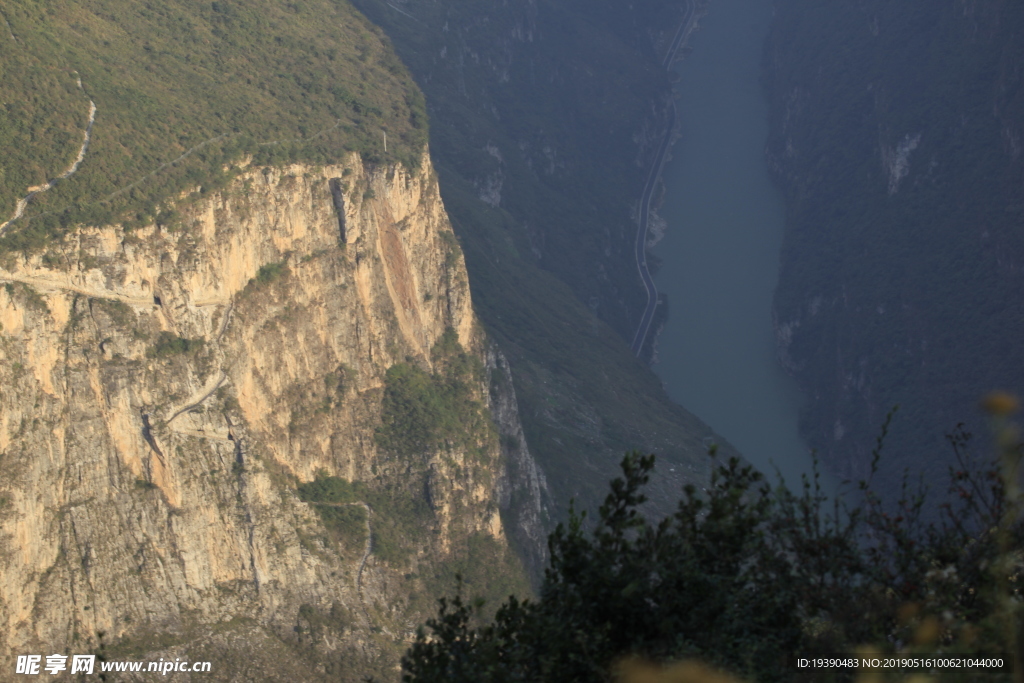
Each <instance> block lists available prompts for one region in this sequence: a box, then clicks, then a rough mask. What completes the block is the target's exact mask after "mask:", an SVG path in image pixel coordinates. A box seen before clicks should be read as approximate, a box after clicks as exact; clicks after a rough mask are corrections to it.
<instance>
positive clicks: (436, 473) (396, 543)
mask: <svg viewBox="0 0 1024 683" xmlns="http://www.w3.org/2000/svg"><path fill="white" fill-rule="evenodd" d="M166 209H167V210H166V211H164V212H162V213H161V216H162V218H161V219H160V222H159V223H158V224H155V225H149V226H146V227H142V228H136V229H135V230H130V231H126V230H124V229H122V228H121V227H118V226H114V227H102V228H92V227H83V228H79V229H77V230H75V231H73V232H72V233H71V234H69V235H68V236H67V237H66V238H65V239H64V240H63V241H62V242H60V243H58V244H54V245H52V246H51V247H50V248H49V249H48V250H46V251H45V252H44V253H38V254H35V255H32V256H29V257H25V256H19V257H14V256H8V257H7V258H6V261H5V262H4V263H3V264H2V269H0V283H3V285H4V286H3V287H0V323H2V326H3V327H2V331H0V386H2V387H3V389H2V393H0V474H2V477H0V574H2V576H3V581H2V582H0V669H2V670H3V671H13V656H14V655H16V654H25V653H31V652H38V653H42V652H43V651H44V650H45V653H47V654H49V653H51V652H65V653H69V654H70V653H86V652H93V651H99V652H101V653H104V654H105V655H106V656H107V657H109V658H112V659H116V658H118V657H129V656H135V657H138V658H145V657H154V658H155V657H157V656H163V657H181V656H187V657H190V658H191V659H193V660H195V659H204V658H206V659H212V660H213V661H214V671H213V674H212V678H211V675H210V674H203V680H229V679H238V680H242V679H245V680H248V679H247V678H245V677H246V676H249V677H255V678H256V679H259V680H319V678H320V677H327V678H330V679H331V680H338V679H339V677H341V679H343V680H355V679H359V677H360V676H361V675H362V674H364V673H373V674H375V675H383V676H385V677H394V676H395V675H396V674H395V668H394V667H395V665H396V663H397V655H398V654H399V653H400V652H401V650H402V648H403V647H404V643H405V642H406V641H407V639H408V638H409V637H410V635H411V632H412V629H413V628H414V625H415V624H416V623H418V622H420V621H421V620H422V618H423V617H424V616H426V615H427V614H429V613H431V612H432V611H433V607H434V606H433V600H434V597H436V596H437V595H438V594H440V593H441V592H443V591H449V590H450V589H451V575H452V574H453V573H454V572H455V571H458V570H460V569H463V568H464V569H465V573H466V575H467V578H468V579H469V581H470V584H469V586H468V589H469V590H471V591H473V592H485V591H486V590H493V591H495V592H500V591H502V590H512V589H515V588H517V587H521V586H522V585H523V576H524V573H523V570H522V568H521V565H520V563H519V560H518V559H517V556H516V555H515V554H513V553H512V552H511V551H510V544H509V541H510V539H512V540H514V541H515V543H516V545H517V546H519V547H520V548H523V549H526V550H527V551H528V555H530V556H531V557H532V558H533V560H534V561H536V560H537V559H538V558H540V556H541V555H540V552H541V551H540V550H538V547H539V541H540V540H541V538H542V532H541V527H540V525H541V522H542V520H543V518H544V516H545V514H546V512H545V510H544V508H543V501H542V497H543V495H544V487H545V484H544V481H543V477H542V475H541V474H540V472H539V471H538V470H537V468H536V466H535V465H534V463H533V461H532V458H531V457H530V454H529V452H527V451H526V448H525V442H524V440H523V437H522V431H521V428H520V426H519V421H518V414H517V408H516V401H515V396H514V394H513V393H512V383H511V381H510V376H509V372H508V366H507V363H506V362H505V361H504V359H503V357H502V356H501V355H500V353H499V352H498V351H497V350H496V349H494V348H493V347H491V346H490V345H489V342H488V341H487V339H486V337H485V336H484V334H483V332H482V330H481V328H480V326H479V324H478V323H477V321H476V319H475V318H474V316H473V312H472V307H471V301H470V294H469V287H468V283H467V276H466V272H465V268H464V265H463V259H462V255H461V252H460V250H459V248H458V243H457V242H456V240H455V239H454V237H453V235H452V232H451V228H450V226H449V224H448V220H447V217H446V215H445V212H444V208H443V206H442V203H441V200H440V197H439V195H438V191H437V184H436V180H435V177H434V175H433V171H432V169H431V166H430V163H429V160H428V159H426V158H424V160H423V163H422V164H421V167H420V170H418V171H416V172H409V171H407V170H405V169H404V168H403V167H401V166H388V167H366V166H364V165H363V164H362V163H361V162H360V160H359V158H358V156H357V155H355V154H353V155H352V156H351V157H350V158H349V159H347V161H346V162H345V163H343V164H341V165H337V166H323V167H312V166H298V165H294V166H290V167H284V168H257V167H254V166H249V167H245V168H243V169H241V170H240V172H239V174H238V175H237V177H236V178H235V180H234V181H232V183H231V184H230V185H229V186H228V187H227V188H226V189H225V190H223V191H219V192H203V191H202V190H201V188H199V189H197V190H196V191H195V192H193V193H191V194H189V195H187V196H184V197H181V199H180V201H178V203H177V205H176V206H174V207H166ZM453 367H460V368H468V370H466V371H465V372H464V373H463V375H460V377H461V378H462V379H460V380H458V381H459V382H462V384H459V385H458V386H460V387H462V389H461V394H459V395H460V396H461V398H460V401H461V403H459V404H458V405H460V406H463V408H464V410H463V411H462V414H459V415H456V416H455V417H454V418H452V419H455V420H456V421H457V424H456V425H455V427H456V428H457V429H458V431H459V433H460V437H459V438H458V439H455V438H450V435H449V436H445V435H446V434H449V432H437V433H438V434H441V435H442V437H443V438H441V437H439V438H438V439H436V440H433V441H422V442H418V441H416V434H411V435H409V436H410V439H411V444H412V445H411V446H408V447H405V446H403V447H398V446H396V445H395V444H397V443H399V441H397V440H396V439H397V437H395V435H394V434H392V433H391V432H386V430H385V429H384V427H385V426H386V425H385V422H386V420H387V417H388V416H387V414H386V413H387V412H388V411H389V410H392V411H393V410H412V411H414V412H415V411H419V412H418V413H416V414H417V415H420V414H421V413H422V415H426V416H427V417H425V418H424V419H430V416H431V415H433V413H431V412H430V410H433V409H432V408H430V405H433V404H430V405H427V407H426V408H424V406H422V405H420V404H418V403H416V401H417V400H418V399H417V398H416V397H415V396H412V398H410V395H408V394H403V393H402V391H401V387H400V386H398V385H393V382H396V381H397V379H396V378H398V377H400V376H404V377H413V378H414V379H415V378H419V379H418V380H417V381H419V382H420V384H423V383H426V384H428V385H430V386H433V385H432V384H431V383H432V382H433V383H434V384H436V385H437V386H442V387H447V388H449V389H450V387H451V386H454V384H453V382H455V381H456V380H453V379H451V378H452V377H453V375H451V371H450V368H453ZM396 368H404V369H406V371H405V374H404V375H401V374H400V373H397V372H396V371H395V369H396ZM389 370H391V372H389ZM446 373H447V374H446ZM446 382H447V383H446ZM417 386H418V385H417ZM446 390H447V389H446ZM467 406H468V408H466V407H467ZM427 408H430V410H428V409H427ZM487 408H490V410H487ZM467 411H468V412H467ZM474 411H475V412H474ZM491 415H493V416H494V419H491ZM446 419H447V418H446ZM459 420H461V422H458V421H459ZM428 427H429V425H428ZM431 433H434V432H431ZM389 439H390V440H389ZM402 443H405V442H402ZM309 482H317V483H318V484H317V485H320V484H322V486H321V487H320V489H316V490H314V489H312V488H310V487H311V486H313V484H310V483H309ZM332 486H333V487H334V490H335V491H338V490H343V491H344V495H343V496H340V497H339V496H337V495H335V496H334V497H332V496H330V495H320V494H318V493H317V491H320V492H321V493H322V492H323V491H324V490H327V489H330V488H331V487H332ZM304 500H305V501H309V502H304ZM339 501H340V502H339ZM513 502H515V506H514V507H515V509H516V510H517V511H519V512H513V511H512V510H511V508H512V507H513V506H512V503H513ZM246 672H248V673H246ZM179 676H183V675H181V674H179ZM169 680H170V679H169ZM177 680H188V679H187V678H185V677H182V678H180V679H177Z"/></svg>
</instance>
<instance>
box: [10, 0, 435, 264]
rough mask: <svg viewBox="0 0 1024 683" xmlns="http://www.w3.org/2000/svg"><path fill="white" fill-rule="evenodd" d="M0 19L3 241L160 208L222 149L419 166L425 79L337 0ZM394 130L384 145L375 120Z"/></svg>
mask: <svg viewBox="0 0 1024 683" xmlns="http://www.w3.org/2000/svg"><path fill="white" fill-rule="evenodd" d="M3 18H4V21H5V22H6V23H5V25H4V26H2V27H0V54H2V55H3V69H4V71H3V79H2V82H0V99H2V101H3V103H4V106H3V107H2V108H0V149H3V156H2V158H0V225H2V224H5V223H7V222H8V220H9V219H11V218H12V217H13V216H14V214H15V209H16V205H17V202H18V200H19V199H21V198H22V197H24V196H25V195H26V194H27V193H28V191H29V188H31V187H38V186H40V185H42V184H44V183H46V182H47V181H49V180H51V179H54V178H57V177H58V176H60V175H61V174H62V173H63V172H64V171H65V170H66V169H67V168H68V167H69V166H70V165H71V164H72V162H73V161H74V160H75V156H76V154H77V153H78V152H79V150H80V149H81V146H82V142H83V134H84V131H85V129H86V127H87V124H88V119H89V112H90V102H92V103H94V105H95V107H96V111H95V122H94V124H93V125H92V127H91V130H90V132H91V135H90V138H91V139H90V140H89V144H88V149H86V150H85V155H84V157H83V159H82V163H81V165H80V166H79V168H78V169H77V170H76V172H75V173H74V174H73V175H72V176H70V177H68V178H67V179H66V180H63V181H61V182H58V183H57V184H56V185H55V186H54V187H53V188H52V189H50V190H48V191H46V192H42V193H38V194H36V195H34V196H33V197H32V199H31V202H29V203H28V205H27V206H26V207H25V211H24V215H23V217H21V218H20V219H19V220H17V221H14V222H13V223H11V224H10V225H9V226H7V227H6V228H5V229H4V230H3V238H2V240H0V249H3V250H5V251H10V250H12V249H24V248H30V249H35V248H39V247H41V246H42V245H43V244H45V243H46V242H47V240H49V239H50V238H52V237H54V236H58V235H61V234H63V233H64V232H65V231H66V230H67V229H68V227H69V226H71V225H73V224H75V223H83V222H84V223H89V224H93V225H97V224H104V223H109V222H112V221H118V222H126V224H127V225H128V226H129V227H132V226H137V225H145V224H147V223H150V222H152V221H153V220H159V221H160V222H162V223H167V222H170V221H171V220H172V219H173V216H171V215H170V214H169V212H168V211H167V206H168V204H169V200H172V199H174V198H176V197H177V196H178V195H179V194H181V193H188V192H192V191H193V190H197V189H199V188H200V187H201V188H203V189H205V190H206V191H209V190H211V189H217V188H219V187H223V186H224V184H225V182H226V181H227V180H228V179H229V177H230V175H231V171H230V170H229V169H228V168H227V166H228V165H229V164H230V162H233V161H237V160H238V159H240V158H242V157H243V156H246V155H248V156H251V157H252V159H253V161H254V162H255V163H257V164H260V163H283V162H291V161H302V162H310V163H319V164H323V163H337V162H339V161H340V160H342V159H343V158H344V157H345V155H346V154H347V153H348V152H350V151H359V152H360V153H361V154H363V156H364V158H366V159H367V160H368V161H375V160H376V161H383V160H385V159H392V160H401V161H404V162H405V163H406V165H407V166H410V167H414V166H416V164H417V163H418V162H419V159H420V154H421V153H422V149H423V145H424V144H426V125H427V122H426V115H425V112H424V105H423V99H422V95H421V94H420V91H419V90H418V89H417V88H416V87H415V86H414V85H413V84H412V82H411V81H410V79H409V77H408V72H407V71H406V69H405V68H404V67H403V66H402V64H401V62H400V61H399V60H398V58H397V57H396V55H395V54H394V52H393V51H392V50H391V49H390V47H389V46H388V45H387V40H386V39H385V38H383V36H382V35H381V32H380V30H379V29H378V28H376V27H375V26H373V25H372V24H370V23H369V22H368V21H366V19H365V18H364V17H363V16H362V15H360V14H359V13H358V12H356V11H355V10H354V9H353V8H352V6H351V5H349V4H348V3H346V2H338V1H336V0H303V2H288V3H284V2H281V3H278V2H269V1H261V2H257V3H252V2H239V1H238V0H219V1H218V2H210V3H199V4H195V3H188V2H181V1H179V0H172V1H171V2H149V1H146V0H90V1H89V2H75V3H71V2H61V1H58V2H31V1H26V2H19V3H6V4H5V5H4V7H3ZM385 132H386V133H387V135H388V136H389V140H388V142H389V144H388V152H389V154H388V155H385V154H384V133H385Z"/></svg>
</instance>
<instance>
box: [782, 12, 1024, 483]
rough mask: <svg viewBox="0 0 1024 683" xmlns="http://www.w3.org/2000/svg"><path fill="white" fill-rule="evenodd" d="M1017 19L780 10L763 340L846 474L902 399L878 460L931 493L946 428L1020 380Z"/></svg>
mask: <svg viewBox="0 0 1024 683" xmlns="http://www.w3.org/2000/svg"><path fill="white" fill-rule="evenodd" d="M1022 32H1024V8H1022V7H1021V6H1020V5H1019V4H1014V3H1000V2H959V1H958V2H952V3H945V4H942V5H935V4H934V3H926V2H917V1H914V2H902V3H883V2H860V3H856V4H848V5H842V6H836V5H833V4H828V5H826V4H825V3H821V2H814V1H805V0H780V2H778V3H777V11H776V16H775V21H774V27H773V33H772V36H771V38H770V39H769V41H768V44H767V46H766V50H765V74H766V78H767V81H768V84H769V93H770V98H771V106H772V122H771V125H772V131H771V139H770V142H769V146H768V154H769V162H770V164H771V166H772V168H773V170H774V172H775V173H776V174H777V177H778V180H779V182H780V183H781V184H782V186H783V188H784V190H785V193H786V200H787V210H788V219H787V226H786V238H785V244H784V247H783V255H782V270H781V275H780V283H779V288H778V292H777V294H776V324H777V333H778V339H779V344H780V353H781V356H782V358H783V362H784V363H785V364H786V366H787V367H788V368H789V369H790V370H791V371H792V372H793V373H795V374H796V376H797V377H798V378H799V379H800V382H801V384H802V386H803V389H804V391H805V393H806V394H807V398H808V407H807V409H806V411H805V413H804V417H803V429H804V432H805V434H806V435H807V437H808V439H809V440H810V443H811V445H812V446H814V447H815V448H817V449H818V450H819V452H820V453H821V454H822V455H824V456H825V457H826V458H827V459H828V460H829V461H830V462H831V463H833V464H834V465H836V466H837V467H838V468H839V469H840V470H841V471H842V472H844V473H847V474H856V475H863V474H865V473H866V471H867V463H868V461H869V452H870V449H871V447H872V446H873V444H874V439H875V436H876V435H877V434H878V431H879V426H880V425H881V423H882V421H883V420H884V417H885V415H886V413H887V412H888V411H889V410H890V409H891V408H892V407H893V405H895V404H899V405H900V406H901V407H900V411H899V413H898V414H897V417H896V418H895V422H894V425H893V430H892V434H891V437H890V439H889V442H888V444H887V447H886V451H888V456H887V457H886V458H884V459H883V464H885V463H889V472H890V473H894V472H899V471H901V470H902V469H903V467H905V466H908V467H911V469H912V471H915V472H916V471H917V470H918V469H920V467H921V466H922V465H925V464H927V465H929V471H930V474H932V475H940V478H939V479H937V480H933V483H936V485H937V487H941V483H940V482H941V481H942V480H941V477H943V476H945V471H946V468H945V466H944V465H943V464H941V463H945V462H946V461H948V460H949V459H950V458H949V454H950V450H949V448H948V447H947V446H945V445H944V444H943V440H942V435H943V434H944V433H945V432H948V431H950V430H951V429H952V428H953V427H954V426H955V425H956V424H957V423H958V422H960V421H967V422H968V423H969V424H970V425H971V426H972V428H974V429H975V430H976V431H978V430H980V431H984V428H983V426H981V425H979V424H978V423H977V420H976V416H977V414H978V412H977V408H976V406H977V401H978V399H979V397H980V396H981V395H982V394H983V393H984V392H986V391H990V390H992V389H997V388H1003V389H1009V390H1012V391H1016V392H1018V393H1019V392H1020V391H1021V390H1022V389H1024V346H1022V345H1021V344H1020V339H1021V333H1022V331H1024V298H1022V296H1021V294H1022V292H1024V156H1022V152H1024V138H1022V135H1024V123H1022V122H1024V87H1022V85H1024V84H1022V78H1024V42H1022V40H1021V36H1022ZM936 463H939V466H938V467H936V466H935V464H936ZM915 476H916V475H915ZM942 488H944V487H942Z"/></svg>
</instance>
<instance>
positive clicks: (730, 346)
mask: <svg viewBox="0 0 1024 683" xmlns="http://www.w3.org/2000/svg"><path fill="white" fill-rule="evenodd" d="M771 13H772V8H771V0H713V2H711V3H710V8H709V10H708V12H707V15H706V16H705V17H703V18H702V19H701V21H700V28H699V29H698V30H697V31H696V32H695V33H694V34H693V35H692V36H691V37H690V40H689V45H690V47H691V48H692V53H691V54H689V55H688V56H687V57H686V58H685V59H683V60H682V61H680V62H679V63H678V65H677V66H676V67H675V68H676V70H677V72H678V74H679V78H680V80H679V83H678V84H677V86H676V91H677V92H678V93H679V95H680V98H679V100H678V102H677V107H678V116H679V121H680V132H681V137H680V138H679V140H678V141H677V142H676V144H675V146H674V147H673V148H672V150H671V154H672V159H671V160H670V161H669V162H668V163H667V164H666V165H665V168H664V173H663V179H664V184H665V198H664V201H663V203H662V205H661V208H660V209H659V214H660V215H661V217H662V218H663V219H664V220H665V222H666V224H667V226H666V232H665V235H664V237H663V239H661V241H660V242H658V244H657V245H656V246H655V247H654V248H653V249H652V250H651V251H652V252H653V254H654V255H655V256H657V257H658V259H660V260H661V267H660V269H659V270H658V272H657V273H656V274H655V276H654V279H655V281H656V283H657V286H658V290H659V291H660V292H662V293H664V294H667V295H668V302H669V319H668V322H667V323H666V325H665V327H664V329H663V330H662V332H661V335H660V337H659V339H658V346H657V350H658V363H657V364H655V366H654V371H655V372H656V373H657V374H658V375H659V376H660V377H661V378H662V381H663V382H664V383H665V385H666V387H667V389H668V392H669V394H670V395H671V396H672V398H673V399H675V400H676V401H677V402H679V403H680V404H682V405H683V406H685V407H686V408H687V409H689V410H690V411H691V412H693V413H695V414H696V415H697V416H698V417H700V418H701V419H703V420H704V421H705V422H707V423H708V424H709V425H710V426H711V427H712V428H714V429H715V430H716V431H717V432H718V433H719V434H721V435H722V436H723V437H725V438H726V439H728V440H729V441H730V442H731V443H732V444H733V445H734V446H736V447H737V448H738V449H739V450H740V451H741V452H742V453H743V454H744V455H745V456H746V457H747V459H748V460H750V462H752V463H753V464H754V465H755V466H757V467H758V468H759V469H761V470H762V471H764V472H766V473H767V474H769V476H770V479H771V480H772V481H774V480H775V474H774V472H775V469H776V468H777V469H778V471H779V472H780V473H781V474H782V475H783V477H784V478H785V480H786V482H787V484H789V486H790V488H794V487H795V485H798V484H799V481H800V476H801V474H804V473H810V472H811V462H812V459H811V455H810V452H809V451H808V449H807V447H806V445H805V444H804V442H803V440H802V439H801V437H800V435H799V432H798V427H797V424H798V418H799V411H800V404H801V396H800V392H799V390H798V388H797V386H796V383H795V381H794V380H793V379H792V378H790V377H789V376H788V375H786V373H785V372H784V371H783V369H782V368H781V366H780V365H779V363H778V361H777V359H776V353H775V340H774V333H773V330H772V316H771V310H772V296H773V294H774V291H775V284H776V281H777V278H778V270H779V249H780V246H781V243H782V229H783V219H784V205H783V201H782V197H781V195H780V193H779V191H778V190H777V188H776V187H775V186H774V185H773V183H772V180H771V178H770V176H769V174H768V168H767V165H766V161H765V154H764V147H765V142H766V139H767V135H768V118H767V117H768V110H767V102H766V100H765V97H764V91H763V88H762V85H761V82H760V65H761V55H762V50H763V45H764V40H765V37H766V36H767V33H768V28H769V22H770V21H771ZM825 480H827V481H828V482H829V484H828V485H827V486H826V489H832V488H833V486H832V485H831V480H830V478H827V477H826V478H825Z"/></svg>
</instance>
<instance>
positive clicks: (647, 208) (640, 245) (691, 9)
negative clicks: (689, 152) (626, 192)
mask: <svg viewBox="0 0 1024 683" xmlns="http://www.w3.org/2000/svg"><path fill="white" fill-rule="evenodd" d="M696 18H697V5H696V2H695V0H688V2H687V3H686V17H685V18H684V19H683V23H682V24H681V25H680V26H679V30H678V31H676V35H675V38H673V39H672V44H671V45H670V46H669V49H668V52H667V53H666V54H665V59H664V60H663V61H662V63H661V65H662V66H663V67H664V68H665V69H668V68H669V67H670V66H671V65H672V60H673V59H675V56H676V52H678V51H679V47H680V46H681V45H682V44H683V41H684V40H685V39H686V37H687V36H688V35H689V34H690V30H691V29H692V28H693V22H694V21H695V20H696ZM671 110H672V111H671V115H670V116H669V120H670V123H669V125H668V128H667V129H666V130H665V137H664V138H663V139H662V141H661V147H659V148H658V153H657V154H656V155H655V157H654V163H653V164H651V171H650V173H648V174H647V184H646V185H644V191H643V193H642V194H641V195H640V215H639V217H638V218H639V220H638V223H637V229H636V244H635V245H634V252H635V256H636V267H637V270H639V271H640V279H642V280H643V282H644V288H645V289H646V290H647V306H646V307H645V308H644V314H643V317H641V318H640V324H639V325H638V326H637V328H636V334H635V335H633V343H632V344H630V347H629V348H630V349H631V350H632V351H633V353H634V354H635V355H637V356H639V355H640V352H641V351H642V350H643V348H644V343H645V342H646V341H647V334H648V332H649V331H650V329H651V322H652V321H653V320H654V310H655V309H656V308H657V307H658V288H657V287H656V286H655V285H654V278H652V277H651V271H650V269H649V268H648V267H647V231H648V230H647V229H648V226H649V224H650V219H651V198H652V196H653V195H654V188H655V186H656V185H657V184H658V178H660V177H661V167H662V165H663V164H664V163H665V154H666V153H667V152H668V148H669V145H671V144H672V131H673V129H674V128H675V120H676V103H675V99H674V98H673V100H672V104H671Z"/></svg>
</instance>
